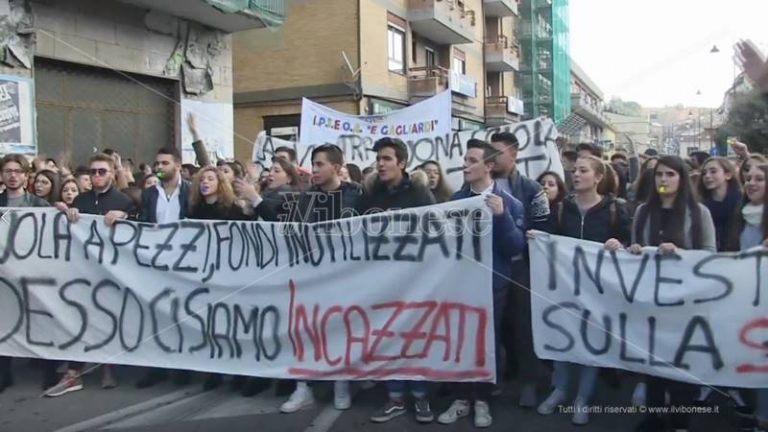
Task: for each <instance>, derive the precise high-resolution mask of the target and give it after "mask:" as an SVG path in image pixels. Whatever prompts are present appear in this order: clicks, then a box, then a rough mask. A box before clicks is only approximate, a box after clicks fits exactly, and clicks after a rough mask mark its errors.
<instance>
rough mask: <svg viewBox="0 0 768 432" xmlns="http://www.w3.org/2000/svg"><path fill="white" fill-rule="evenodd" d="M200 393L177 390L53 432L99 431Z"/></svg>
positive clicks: (189, 390)
mask: <svg viewBox="0 0 768 432" xmlns="http://www.w3.org/2000/svg"><path fill="white" fill-rule="evenodd" d="M200 391H202V390H200ZM200 391H195V390H191V389H182V390H177V391H175V392H172V393H168V394H165V395H163V396H158V397H156V398H153V399H150V400H148V401H145V402H141V403H138V404H136V405H131V406H129V407H125V408H120V409H119V410H115V411H112V412H109V413H106V414H103V415H100V416H98V417H94V418H91V419H88V420H85V421H82V422H80V423H76V424H73V425H70V426H66V427H64V428H61V429H57V430H56V431H54V432H80V431H86V430H93V429H99V428H102V427H104V426H106V425H108V424H111V423H114V422H117V421H119V420H122V419H124V418H126V417H130V416H134V415H137V414H141V413H144V412H146V411H149V410H152V409H155V408H158V407H161V406H164V405H170V404H172V403H175V402H178V401H180V400H183V399H186V398H190V397H194V396H195V395H196V394H197V393H199V392H200Z"/></svg>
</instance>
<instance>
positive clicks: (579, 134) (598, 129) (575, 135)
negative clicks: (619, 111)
mask: <svg viewBox="0 0 768 432" xmlns="http://www.w3.org/2000/svg"><path fill="white" fill-rule="evenodd" d="M603 98H604V96H603V92H602V90H600V88H599V87H598V86H597V84H595V82H594V81H592V79H591V78H590V77H589V75H587V73H586V72H584V70H583V69H582V68H581V67H580V66H579V65H578V64H577V63H576V62H575V61H573V59H571V111H572V114H571V120H570V123H571V124H573V127H572V128H571V129H570V130H568V131H567V132H568V141H569V142H571V143H576V144H578V143H593V144H597V145H599V146H600V147H601V148H602V149H603V150H604V151H611V150H613V149H614V145H615V138H612V137H615V133H614V134H610V133H606V132H607V131H611V132H615V130H614V127H613V126H612V125H611V123H610V122H609V121H608V118H607V117H606V116H605V113H604V108H605V106H604V99H603ZM574 120H575V121H574ZM563 132H566V131H563Z"/></svg>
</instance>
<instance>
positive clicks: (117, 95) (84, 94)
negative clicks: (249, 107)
mask: <svg viewBox="0 0 768 432" xmlns="http://www.w3.org/2000/svg"><path fill="white" fill-rule="evenodd" d="M224 3H226V2H215V5H217V6H222V7H223V5H224ZM0 9H2V10H5V11H10V12H11V13H10V14H9V15H8V16H9V17H12V19H9V20H7V21H8V22H6V23H5V24H3V25H4V29H5V30H7V31H10V32H12V34H11V33H9V35H8V37H6V38H4V40H3V42H2V43H0V48H2V50H3V51H2V52H3V53H6V52H7V53H9V54H8V55H7V56H2V59H0V92H3V93H4V94H13V95H14V99H13V100H15V101H16V102H14V103H11V104H10V107H6V108H9V109H10V110H11V111H13V112H14V117H15V120H14V121H13V122H12V124H10V125H5V126H7V128H9V130H11V131H12V133H9V134H6V137H5V140H4V142H3V143H2V144H0V155H1V154H4V153H9V152H18V153H24V154H27V155H34V154H45V155H47V156H49V157H58V156H59V155H61V154H62V153H68V154H69V155H70V156H71V158H72V160H73V161H75V162H78V163H82V161H84V160H87V158H88V157H89V156H90V155H92V154H93V152H94V149H99V150H100V149H105V148H112V149H116V150H117V151H119V152H120V153H121V154H122V155H123V156H124V157H126V158H129V157H130V158H132V159H134V160H136V161H147V160H148V158H152V157H153V156H152V155H154V153H155V152H156V151H157V149H158V148H159V147H162V146H167V145H176V146H177V147H180V148H182V151H183V152H184V154H185V158H186V159H187V160H188V161H190V162H192V161H194V152H192V151H191V148H190V151H189V152H185V150H184V149H185V147H184V146H183V144H184V143H182V139H181V136H182V133H183V131H184V130H186V127H185V126H184V123H183V120H182V116H181V110H182V106H185V107H186V106H194V107H196V108H200V109H203V110H205V111H206V112H207V113H208V114H209V115H210V116H212V117H227V116H229V117H230V118H231V116H232V112H233V106H232V90H233V88H232V51H231V36H230V34H231V33H233V32H237V31H241V30H246V29H255V28H261V29H264V27H265V26H279V24H280V22H281V21H282V18H283V15H282V13H283V11H284V9H283V1H282V0H259V1H258V2H251V3H250V4H249V5H248V6H238V5H234V4H233V5H231V7H229V8H228V10H227V11H222V10H221V9H217V8H216V7H214V2H207V3H206V2H201V1H199V0H174V1H173V2H171V1H153V0H108V1H107V0H55V1H54V0H31V1H16V2H14V1H10V2H9V1H8V0H0ZM264 32H267V30H264ZM11 36H13V38H12V37H11ZM11 52H12V53H13V55H11V54H10V53H11ZM220 135H221V136H222V137H223V141H224V142H223V143H222V148H221V150H222V151H223V152H227V151H228V152H229V153H232V147H233V146H232V137H231V133H230V132H229V131H228V130H227V131H222V132H221V133H220ZM186 144H187V145H189V143H186ZM188 153H189V154H188Z"/></svg>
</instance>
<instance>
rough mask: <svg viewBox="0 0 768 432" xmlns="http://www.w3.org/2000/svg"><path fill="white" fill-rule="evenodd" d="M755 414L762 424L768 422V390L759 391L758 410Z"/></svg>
mask: <svg viewBox="0 0 768 432" xmlns="http://www.w3.org/2000/svg"><path fill="white" fill-rule="evenodd" d="M755 414H756V415H757V419H758V420H760V421H761V422H768V389H760V390H758V391H757V410H756V411H755Z"/></svg>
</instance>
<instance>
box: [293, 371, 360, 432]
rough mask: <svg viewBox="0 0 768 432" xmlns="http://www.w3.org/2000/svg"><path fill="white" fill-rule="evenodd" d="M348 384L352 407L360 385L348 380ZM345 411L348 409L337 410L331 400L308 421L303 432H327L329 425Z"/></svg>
mask: <svg viewBox="0 0 768 432" xmlns="http://www.w3.org/2000/svg"><path fill="white" fill-rule="evenodd" d="M349 384H350V387H351V388H350V398H351V399H352V405H353V407H354V401H355V395H356V394H357V392H358V391H359V390H360V387H359V386H357V385H355V383H353V382H350V383H349ZM350 409H353V408H350ZM346 411H349V410H343V411H342V410H337V409H336V408H335V407H334V406H333V402H331V403H330V404H328V405H327V406H326V407H325V408H323V410H322V411H320V414H318V415H317V417H315V419H314V420H312V423H310V424H309V426H307V427H306V429H304V432H328V431H329V430H330V429H331V426H333V424H334V423H336V420H338V419H339V417H341V415H342V414H344V413H345V412H346Z"/></svg>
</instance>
